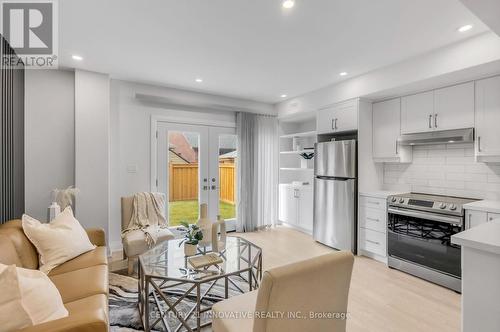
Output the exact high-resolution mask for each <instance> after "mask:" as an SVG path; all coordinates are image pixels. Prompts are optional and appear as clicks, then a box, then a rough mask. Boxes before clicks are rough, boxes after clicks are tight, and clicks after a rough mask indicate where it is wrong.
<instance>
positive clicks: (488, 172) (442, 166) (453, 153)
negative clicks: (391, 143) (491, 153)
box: [384, 143, 500, 200]
mask: <svg viewBox="0 0 500 332" xmlns="http://www.w3.org/2000/svg"><path fill="white" fill-rule="evenodd" d="M384 189H387V190H408V191H413V192H422V193H429V194H438V195H451V196H461V197H471V198H481V199H492V200H500V165H498V164H497V165H493V164H484V163H476V162H475V161H474V146H473V143H468V144H446V145H428V146H415V147H413V163H411V164H385V165H384Z"/></svg>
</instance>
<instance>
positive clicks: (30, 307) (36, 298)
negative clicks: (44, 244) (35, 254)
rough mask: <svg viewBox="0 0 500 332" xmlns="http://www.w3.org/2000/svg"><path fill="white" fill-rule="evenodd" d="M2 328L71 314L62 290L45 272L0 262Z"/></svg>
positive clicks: (17, 326) (13, 327) (11, 328)
mask: <svg viewBox="0 0 500 332" xmlns="http://www.w3.org/2000/svg"><path fill="white" fill-rule="evenodd" d="M0 293H1V294H2V296H1V297H0V332H4V331H13V330H18V329H22V328H25V327H29V326H32V325H36V324H41V323H45V322H49V321H51V320H56V319H60V318H64V317H67V316H68V311H67V310H66V308H65V307H64V304H63V302H62V299H61V294H59V291H58V290H57V288H56V286H54V284H53V283H52V281H51V280H50V279H49V277H47V275H45V273H43V272H41V271H37V270H29V269H23V268H16V266H15V265H9V266H7V265H4V264H1V263H0Z"/></svg>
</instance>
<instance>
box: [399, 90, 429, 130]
mask: <svg viewBox="0 0 500 332" xmlns="http://www.w3.org/2000/svg"><path fill="white" fill-rule="evenodd" d="M433 116H434V91H428V92H424V93H418V94H415V95H411V96H405V97H402V98H401V133H402V134H411V133H422V132H427V131H433V130H434V126H433V123H432V122H433Z"/></svg>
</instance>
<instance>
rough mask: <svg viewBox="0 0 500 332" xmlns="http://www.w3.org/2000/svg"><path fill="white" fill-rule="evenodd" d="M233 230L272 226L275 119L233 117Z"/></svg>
mask: <svg viewBox="0 0 500 332" xmlns="http://www.w3.org/2000/svg"><path fill="white" fill-rule="evenodd" d="M236 123H237V127H236V132H237V135H238V159H239V160H238V196H237V197H238V208H237V211H238V212H237V214H238V215H237V230H238V231H239V232H252V231H255V230H257V229H260V228H265V227H268V226H274V225H275V224H276V220H277V217H278V167H279V164H278V163H279V158H278V157H279V156H278V153H279V151H278V120H277V118H276V117H275V116H268V115H258V114H252V113H238V114H237V121H236Z"/></svg>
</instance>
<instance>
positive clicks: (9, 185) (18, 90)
mask: <svg viewBox="0 0 500 332" xmlns="http://www.w3.org/2000/svg"><path fill="white" fill-rule="evenodd" d="M0 39H1V40H0V91H1V96H0V112H1V114H0V115H1V116H0V167H1V168H0V223H4V222H5V221H7V220H11V219H16V218H20V217H21V215H22V214H23V212H24V68H19V67H18V68H10V67H8V66H6V65H5V64H4V62H3V59H4V56H16V54H15V52H14V51H13V50H12V48H11V47H10V45H9V43H8V42H7V41H6V40H5V39H4V38H3V36H2V35H0Z"/></svg>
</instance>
